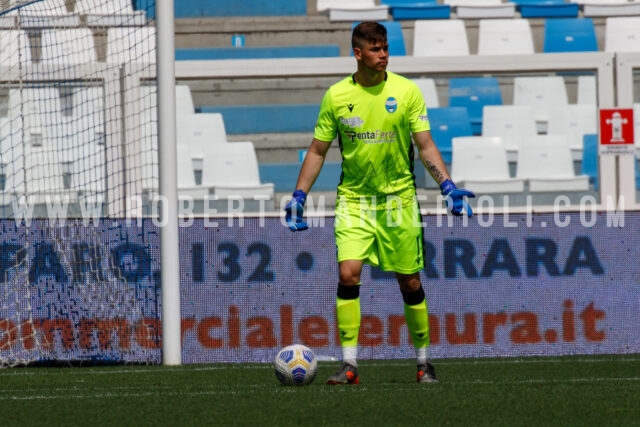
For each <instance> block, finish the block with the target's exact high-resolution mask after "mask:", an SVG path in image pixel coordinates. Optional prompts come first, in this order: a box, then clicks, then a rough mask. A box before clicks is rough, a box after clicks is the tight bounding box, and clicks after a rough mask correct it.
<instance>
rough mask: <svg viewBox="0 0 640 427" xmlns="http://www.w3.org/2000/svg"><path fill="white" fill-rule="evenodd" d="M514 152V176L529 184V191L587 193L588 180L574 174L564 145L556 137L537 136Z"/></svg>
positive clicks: (569, 154) (571, 162) (570, 159)
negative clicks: (515, 172)
mask: <svg viewBox="0 0 640 427" xmlns="http://www.w3.org/2000/svg"><path fill="white" fill-rule="evenodd" d="M529 138H531V139H530V140H529V142H528V143H525V144H523V145H522V146H521V147H520V148H519V150H518V172H517V177H518V178H520V179H524V180H526V181H527V182H528V183H529V191H531V192H562V191H587V190H589V177H588V176H587V175H577V176H576V174H575V172H574V168H573V160H572V158H571V150H570V149H569V146H568V144H559V143H558V142H557V138H549V136H547V135H538V136H534V137H529Z"/></svg>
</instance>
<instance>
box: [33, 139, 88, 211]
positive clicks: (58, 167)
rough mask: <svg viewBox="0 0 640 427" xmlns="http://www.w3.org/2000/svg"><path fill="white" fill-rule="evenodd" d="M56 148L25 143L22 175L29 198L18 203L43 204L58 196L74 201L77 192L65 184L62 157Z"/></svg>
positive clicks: (62, 199) (61, 198)
mask: <svg viewBox="0 0 640 427" xmlns="http://www.w3.org/2000/svg"><path fill="white" fill-rule="evenodd" d="M59 155H60V153H59V151H58V150H56V149H52V148H50V147H39V146H34V145H32V144H27V145H25V148H24V171H25V172H24V175H25V194H26V195H27V196H29V198H23V199H21V200H20V204H23V205H24V204H25V203H27V204H30V203H35V204H44V203H47V196H49V201H50V202H54V201H55V200H56V197H60V199H59V200H60V201H61V202H63V201H64V200H65V198H68V199H67V200H68V202H70V203H73V202H76V201H77V199H78V197H77V192H76V191H75V190H73V189H71V188H70V187H69V186H66V185H65V179H64V174H65V172H67V173H68V171H65V170H64V169H63V163H64V161H63V159H61V158H60V156H59Z"/></svg>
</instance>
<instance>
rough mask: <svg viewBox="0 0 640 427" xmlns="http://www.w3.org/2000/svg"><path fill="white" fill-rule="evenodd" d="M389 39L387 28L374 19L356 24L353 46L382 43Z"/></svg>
mask: <svg viewBox="0 0 640 427" xmlns="http://www.w3.org/2000/svg"><path fill="white" fill-rule="evenodd" d="M386 41H387V29H386V28H385V26H384V25H382V24H379V23H377V22H373V21H365V22H361V23H359V24H358V25H356V26H355V28H354V29H353V33H352V34H351V47H352V48H353V47H359V48H362V47H363V46H364V44H365V43H381V44H384V43H385V42H386Z"/></svg>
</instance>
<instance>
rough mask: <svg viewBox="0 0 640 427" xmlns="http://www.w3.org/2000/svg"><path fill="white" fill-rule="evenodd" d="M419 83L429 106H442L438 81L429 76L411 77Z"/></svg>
mask: <svg viewBox="0 0 640 427" xmlns="http://www.w3.org/2000/svg"><path fill="white" fill-rule="evenodd" d="M411 80H412V81H413V82H414V83H415V84H417V85H418V87H419V88H420V90H421V91H422V96H423V97H424V102H425V104H427V108H437V107H439V106H440V100H439V99H438V90H437V88H436V81H435V80H434V79H430V78H427V77H421V78H414V79H411Z"/></svg>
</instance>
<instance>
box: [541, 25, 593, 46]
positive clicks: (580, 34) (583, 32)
mask: <svg viewBox="0 0 640 427" xmlns="http://www.w3.org/2000/svg"><path fill="white" fill-rule="evenodd" d="M597 50H598V40H597V38H596V29H595V26H594V24H593V20H591V18H566V19H565V18H554V19H547V20H545V23H544V47H543V51H544V52H545V53H552V52H596V51H597Z"/></svg>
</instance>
